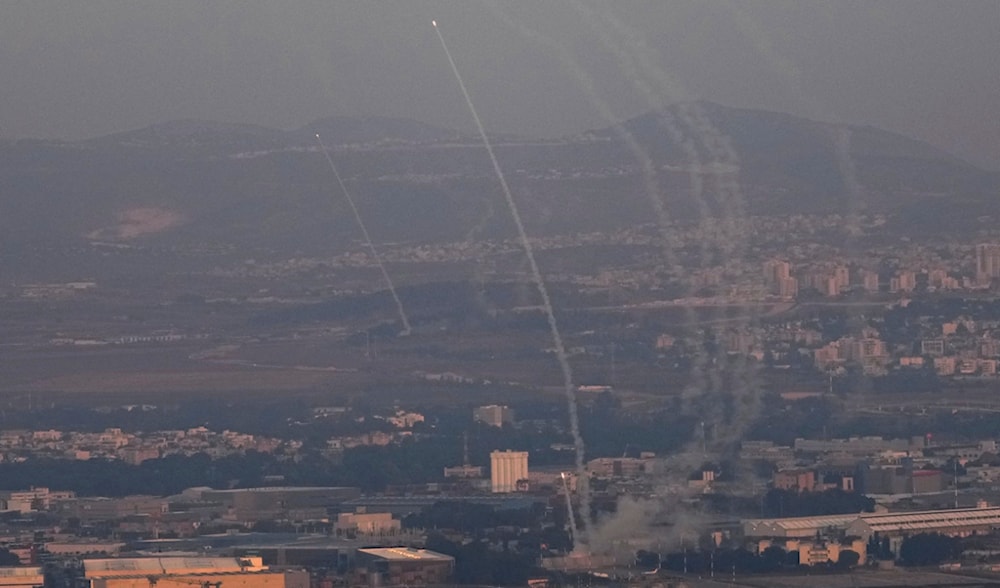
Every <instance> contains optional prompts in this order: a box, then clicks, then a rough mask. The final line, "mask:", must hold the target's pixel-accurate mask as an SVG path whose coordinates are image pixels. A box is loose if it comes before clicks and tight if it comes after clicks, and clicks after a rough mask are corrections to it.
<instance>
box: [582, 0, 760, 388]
mask: <svg viewBox="0 0 1000 588" xmlns="http://www.w3.org/2000/svg"><path fill="white" fill-rule="evenodd" d="M573 6H574V7H575V8H576V9H577V11H578V12H579V13H580V15H581V16H583V17H584V19H585V21H586V22H587V23H588V25H589V26H590V28H591V29H592V31H593V32H594V33H595V34H596V35H597V37H598V38H599V39H600V41H601V42H602V44H604V46H605V47H606V48H607V49H608V50H609V51H611V52H612V53H613V54H614V55H615V57H616V58H617V60H618V62H619V65H620V67H621V69H622V71H623V73H624V75H625V76H626V78H627V79H629V81H630V82H631V83H632V84H633V86H634V87H635V88H636V89H637V90H638V91H639V93H640V94H641V95H642V96H643V97H644V98H645V99H646V101H647V103H648V104H649V106H650V107H651V108H653V109H654V110H656V111H660V110H661V109H663V105H664V97H667V98H668V100H669V99H677V98H685V97H686V92H685V91H684V89H683V88H682V86H681V85H680V84H679V83H677V82H676V81H675V80H673V78H672V77H671V76H669V75H668V74H667V73H666V72H664V71H663V70H662V69H661V68H660V67H659V66H658V65H657V63H656V60H655V59H653V58H651V57H650V56H649V53H650V51H649V49H648V47H647V46H646V43H645V40H644V39H643V38H642V37H641V36H640V35H638V34H636V33H635V32H634V31H632V30H631V29H629V27H628V26H627V25H625V24H624V23H623V22H621V21H620V20H619V19H618V18H617V16H615V15H614V13H612V12H611V11H610V9H609V10H607V11H602V12H601V13H600V14H598V13H597V12H595V11H594V10H593V9H592V8H591V7H589V6H588V5H586V4H585V3H583V2H573ZM609 30H610V31H611V32H614V33H616V34H617V35H618V36H619V37H623V38H625V39H626V40H627V41H628V43H627V44H619V43H617V41H616V39H615V38H613V37H612V36H611V35H610V34H609ZM647 77H648V78H649V79H651V80H652V81H653V82H654V84H656V85H657V86H658V90H654V89H653V88H652V86H650V84H648V83H647V82H646V78H647ZM674 111H675V113H676V115H677V117H678V119H679V120H680V121H681V122H682V123H683V124H684V125H685V126H686V127H687V129H689V130H690V131H691V134H692V135H694V137H696V138H697V140H698V141H699V143H700V145H701V146H702V148H703V149H704V150H705V151H706V152H707V154H708V155H709V156H710V162H709V163H708V164H707V165H701V161H700V160H699V159H695V161H697V163H698V165H697V169H698V173H707V175H708V177H709V179H711V180H712V185H713V187H714V188H715V194H716V200H717V206H716V207H717V208H718V209H719V210H720V211H721V213H722V215H723V220H722V221H721V222H717V221H715V220H713V219H712V218H710V216H709V207H708V206H707V204H705V203H699V210H700V211H701V212H702V215H703V219H702V223H701V225H702V226H701V228H702V231H703V232H705V233H707V234H711V235H713V236H714V238H712V239H711V240H710V241H711V247H712V248H714V249H715V250H717V251H718V253H719V254H720V255H721V257H722V258H723V259H733V258H734V257H735V256H734V253H736V252H739V251H742V250H743V249H744V248H743V243H744V239H745V238H746V236H747V235H748V231H747V230H746V229H745V228H744V227H743V226H742V223H740V222H738V219H743V218H745V215H746V213H745V204H744V199H743V195H742V191H741V190H740V188H739V184H738V182H737V181H735V180H734V178H737V177H738V171H739V167H740V164H739V157H738V155H737V154H736V152H735V150H734V149H733V148H732V146H731V144H730V143H729V141H728V140H727V139H726V138H725V137H724V136H722V134H721V133H719V131H718V130H717V129H716V128H715V127H714V125H713V124H712V123H711V121H709V120H708V118H707V117H706V116H704V114H703V113H702V111H701V108H700V106H699V105H697V104H693V103H689V104H680V105H678V106H677V107H675V108H674ZM657 120H658V122H660V124H661V125H663V126H664V128H665V130H666V131H667V132H668V134H670V136H671V138H672V139H673V140H674V141H675V142H677V137H678V136H683V133H682V132H681V131H680V130H679V129H677V128H676V127H675V126H673V125H666V124H664V123H666V122H669V121H671V119H670V118H667V117H664V116H661V117H658V119H657ZM671 127H673V128H671ZM685 144H686V142H681V145H682V146H683V145H685ZM692 149H693V147H692ZM689 153H690V152H689ZM688 159H693V158H692V157H691V155H690V154H688ZM732 170H736V171H735V172H734V171H732ZM715 235H717V236H715ZM709 251H710V249H709V248H708V247H707V246H705V244H703V248H702V259H703V262H705V261H706V260H707V258H708V253H709ZM691 322H692V323H693V322H695V321H694V318H693V317H692V318H691ZM692 334H693V335H697V333H692ZM700 345H704V341H703V342H702V343H700ZM720 359H721V360H722V362H725V361H726V359H727V358H726V356H725V355H722V356H716V357H712V358H710V357H708V353H707V352H705V350H704V348H703V347H702V350H701V351H699V352H696V353H695V354H694V356H693V364H692V367H691V370H690V376H691V379H690V382H689V383H688V385H687V386H686V387H685V389H684V391H683V392H682V397H683V398H685V399H687V400H692V399H694V398H699V397H702V396H704V394H705V393H706V392H707V391H713V390H717V389H718V387H719V386H720V385H721V379H720V378H719V373H720V371H723V370H724V369H725V367H726V366H725V365H718V362H719V360H720ZM713 364H715V365H713Z"/></svg>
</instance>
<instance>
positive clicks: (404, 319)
mask: <svg viewBox="0 0 1000 588" xmlns="http://www.w3.org/2000/svg"><path fill="white" fill-rule="evenodd" d="M316 142H317V143H319V148H320V150H321V151H323V155H324V156H325V157H326V161H327V163H329V164H330V171H332V172H333V177H334V178H336V179H337V184H338V185H339V186H340V190H341V191H342V192H343V193H344V198H345V199H346V200H347V203H348V204H350V206H351V212H353V213H354V220H356V221H357V222H358V226H359V227H361V233H362V234H363V235H364V237H365V243H367V244H368V251H369V252H370V253H371V255H372V258H374V259H375V263H376V264H377V265H378V269H379V271H381V272H382V279H384V280H385V283H386V285H387V286H389V292H391V293H392V299H393V300H394V301H395V302H396V310H398V311H399V318H400V320H401V321H402V322H403V332H402V333H400V334H401V335H409V334H410V320H409V319H408V318H407V317H406V311H404V310H403V302H402V301H401V300H400V299H399V295H398V294H397V293H396V287H395V286H394V285H393V284H392V278H390V277H389V272H387V271H386V269H385V264H383V263H382V258H381V257H379V254H378V251H377V250H376V249H375V243H373V242H372V238H371V235H369V234H368V229H367V228H366V227H365V223H364V221H362V220H361V213H360V212H358V207H357V205H355V204H354V198H352V197H351V193H350V192H348V190H347V186H346V185H345V184H344V180H343V179H342V178H341V177H340V172H339V171H338V170H337V166H336V165H334V163H333V158H332V157H330V152H329V151H328V150H327V148H326V145H324V144H323V139H321V138H320V136H319V133H316Z"/></svg>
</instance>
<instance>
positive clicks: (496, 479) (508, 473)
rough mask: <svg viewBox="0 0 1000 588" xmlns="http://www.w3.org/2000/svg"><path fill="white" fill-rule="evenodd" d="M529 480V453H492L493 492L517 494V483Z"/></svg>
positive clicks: (491, 479)
mask: <svg viewBox="0 0 1000 588" xmlns="http://www.w3.org/2000/svg"><path fill="white" fill-rule="evenodd" d="M527 479H528V452H527V451H511V450H510V449H508V450H507V451H494V452H492V453H490V481H491V482H492V489H493V492H516V491H517V483H518V481H520V480H527Z"/></svg>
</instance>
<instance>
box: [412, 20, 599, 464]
mask: <svg viewBox="0 0 1000 588" xmlns="http://www.w3.org/2000/svg"><path fill="white" fill-rule="evenodd" d="M431 24H432V25H434V32H435V33H437V36H438V39H439V40H440V41H441V47H442V48H443V49H444V52H445V55H446V56H447V57H448V64H449V65H450V66H451V71H452V73H454V74H455V80H456V81H458V85H459V88H461V90H462V96H463V97H464V98H465V103H466V105H467V106H468V107H469V112H470V113H471V114H472V118H473V119H474V120H475V122H476V128H477V129H478V130H479V136H480V138H482V140H483V145H484V146H485V147H486V152H487V153H488V154H489V156H490V162H491V163H492V164H493V171H494V172H496V176H497V179H498V180H499V181H500V187H501V188H502V190H503V195H504V199H505V200H506V202H507V207H508V208H509V209H510V215H511V217H512V218H513V220H514V225H515V226H516V227H517V233H518V237H519V238H520V240H521V245H522V246H523V247H524V253H525V256H526V257H527V259H528V264H529V266H530V267H531V276H532V278H534V281H535V286H536V287H537V288H538V294H539V296H541V298H542V306H543V309H544V311H545V318H546V320H547V321H548V324H549V331H551V334H552V342H553V344H554V346H555V350H556V358H557V359H558V360H559V367H560V369H561V370H562V375H563V388H564V391H565V394H566V402H567V407H568V410H569V426H570V433H571V434H572V435H573V447H574V449H575V451H576V467H577V471H583V469H584V462H583V460H584V446H583V438H582V437H581V436H580V421H579V416H578V415H577V408H576V389H575V387H574V386H573V370H572V368H571V367H570V365H569V357H568V356H567V355H566V346H565V345H564V344H563V339H562V335H561V334H560V333H559V325H558V324H557V323H556V315H555V312H554V311H553V309H552V299H551V298H550V297H549V291H548V289H547V288H546V287H545V281H544V280H543V279H542V273H541V271H540V270H539V269H538V263H537V262H536V261H535V253H534V250H533V249H532V247H531V241H530V240H529V239H528V233H527V232H526V231H525V229H524V223H523V222H522V221H521V214H520V213H519V212H518V209H517V203H516V202H515V201H514V196H513V195H512V194H511V191H510V187H509V186H508V185H507V179H506V177H505V176H504V173H503V169H501V167H500V163H499V162H498V161H497V157H496V154H495V153H494V152H493V145H492V144H491V143H490V139H489V137H488V136H487V135H486V129H485V128H484V127H483V122H482V120H480V118H479V114H478V113H477V112H476V107H475V106H474V105H473V104H472V98H471V97H470V96H469V91H468V90H467V89H466V88H465V82H463V81H462V75H461V74H460V73H459V71H458V66H457V65H455V60H454V59H453V58H452V56H451V51H449V50H448V44H447V43H445V41H444V36H443V35H442V34H441V30H440V29H438V25H437V21H431Z"/></svg>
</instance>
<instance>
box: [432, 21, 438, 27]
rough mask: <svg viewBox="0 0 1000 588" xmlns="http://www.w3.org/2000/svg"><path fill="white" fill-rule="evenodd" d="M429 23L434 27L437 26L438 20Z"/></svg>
mask: <svg viewBox="0 0 1000 588" xmlns="http://www.w3.org/2000/svg"><path fill="white" fill-rule="evenodd" d="M431 24H432V25H434V28H438V21H436V20H432V21H431Z"/></svg>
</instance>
